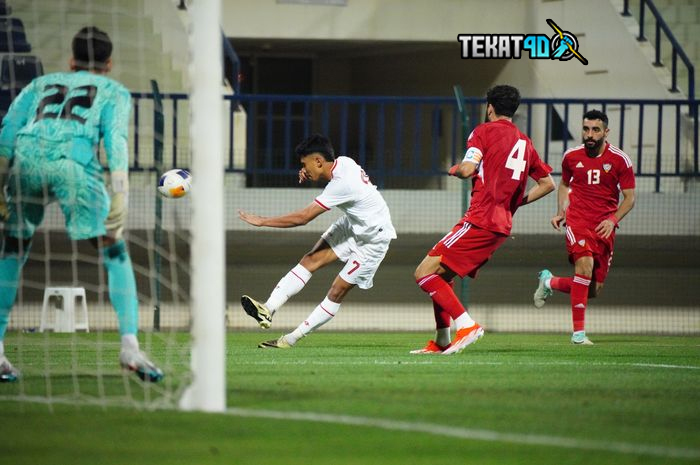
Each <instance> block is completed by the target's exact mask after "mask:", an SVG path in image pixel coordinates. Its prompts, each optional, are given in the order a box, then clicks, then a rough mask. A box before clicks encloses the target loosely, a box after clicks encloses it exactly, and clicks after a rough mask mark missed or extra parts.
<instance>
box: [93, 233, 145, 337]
mask: <svg viewBox="0 0 700 465" xmlns="http://www.w3.org/2000/svg"><path fill="white" fill-rule="evenodd" d="M102 255H103V257H104V261H105V268H106V269H107V281H108V285H109V300H110V301H111V302H112V306H114V311H115V312H116V314H117V319H118V320H119V334H120V335H125V334H136V333H137V332H138V319H139V302H138V298H137V295H136V279H135V278H134V269H133V267H132V266H131V258H129V253H128V252H127V251H126V243H125V242H124V241H123V240H120V241H118V242H116V243H114V244H113V245H110V246H109V247H105V248H104V249H103V251H102Z"/></svg>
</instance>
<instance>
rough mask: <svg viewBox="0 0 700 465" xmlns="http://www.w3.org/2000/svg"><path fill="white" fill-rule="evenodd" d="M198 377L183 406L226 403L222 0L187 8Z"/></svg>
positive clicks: (213, 407)
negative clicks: (188, 18)
mask: <svg viewBox="0 0 700 465" xmlns="http://www.w3.org/2000/svg"><path fill="white" fill-rule="evenodd" d="M189 11H190V18H191V23H190V26H191V29H190V34H189V48H190V67H189V75H190V82H191V93H190V143H191V149H192V174H193V177H192V193H191V196H192V210H193V211H192V225H191V228H192V245H191V261H192V281H191V296H192V297H191V307H192V341H191V351H192V352H191V354H192V355H191V357H192V359H191V368H192V374H193V380H192V383H191V384H190V386H189V387H188V388H187V389H186V391H185V393H184V394H183V396H182V398H181V399H180V408H181V409H183V410H202V411H209V412H222V411H224V410H225V409H226V374H225V368H226V360H225V354H226V345H225V335H226V328H225V324H224V317H225V310H226V295H225V263H224V261H225V256H226V254H225V246H224V226H225V225H224V172H223V171H224V169H223V167H224V149H223V142H222V140H223V139H222V135H223V132H222V131H223V123H222V121H221V115H222V114H223V91H222V83H223V78H222V76H223V66H222V57H223V55H222V36H221V27H220V24H219V19H220V18H221V1H220V0H197V1H195V2H192V4H191V6H190V8H189Z"/></svg>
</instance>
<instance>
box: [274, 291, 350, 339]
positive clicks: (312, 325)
mask: <svg viewBox="0 0 700 465" xmlns="http://www.w3.org/2000/svg"><path fill="white" fill-rule="evenodd" d="M338 310H340V303H337V302H333V301H331V300H330V299H329V298H328V297H326V298H325V299H323V302H321V303H320V304H318V305H317V306H316V308H315V309H314V311H313V312H311V314H310V315H309V316H308V317H306V320H304V322H303V323H301V324H300V325H299V326H297V329H295V330H294V331H292V332H291V333H289V334H286V335H285V336H284V338H285V339H286V340H287V342H289V345H294V344H296V342H297V341H298V340H299V339H301V338H302V337H305V336H306V335H307V334H309V333H310V332H312V331H314V330H315V329H316V328H320V327H321V326H323V325H324V324H326V323H328V322H329V321H330V320H331V318H333V317H334V316H335V314H336V313H338Z"/></svg>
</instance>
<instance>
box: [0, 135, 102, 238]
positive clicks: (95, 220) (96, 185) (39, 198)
mask: <svg viewBox="0 0 700 465" xmlns="http://www.w3.org/2000/svg"><path fill="white" fill-rule="evenodd" d="M23 151H24V153H23ZM26 152H27V149H24V150H21V149H20V147H18V148H17V150H16V151H15V159H14V164H13V166H12V169H11V171H10V177H9V180H8V198H7V203H8V208H9V211H10V217H9V218H8V220H7V222H6V223H5V231H6V233H8V234H9V235H10V236H12V237H17V238H25V239H28V238H31V237H32V236H33V235H34V232H35V231H36V228H37V227H38V226H39V225H40V224H41V222H42V221H43V219H44V212H45V208H46V205H48V204H49V203H50V202H52V201H57V202H58V204H59V205H60V207H61V211H62V212H63V215H64V216H65V221H66V231H67V232H68V236H69V237H70V238H71V239H73V240H80V239H90V238H93V237H98V236H103V235H105V234H106V230H105V225H104V222H105V219H106V218H107V214H108V213H109V195H108V193H107V189H106V187H105V183H104V178H103V176H102V173H101V171H99V170H98V169H96V168H95V167H94V166H92V165H88V166H83V165H81V164H79V163H77V162H76V161H74V160H71V159H68V158H58V159H55V160H48V159H46V158H43V157H40V156H37V155H36V154H34V153H26Z"/></svg>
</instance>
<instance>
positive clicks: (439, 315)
mask: <svg viewBox="0 0 700 465" xmlns="http://www.w3.org/2000/svg"><path fill="white" fill-rule="evenodd" d="M447 285H448V286H450V288H452V292H454V285H455V281H454V279H452V280H450V282H449V283H447ZM433 312H434V313H435V329H442V328H449V327H450V325H451V323H452V322H451V318H450V314H449V313H447V311H446V310H444V309H443V308H442V307H441V306H440V304H438V303H437V302H435V300H433Z"/></svg>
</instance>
